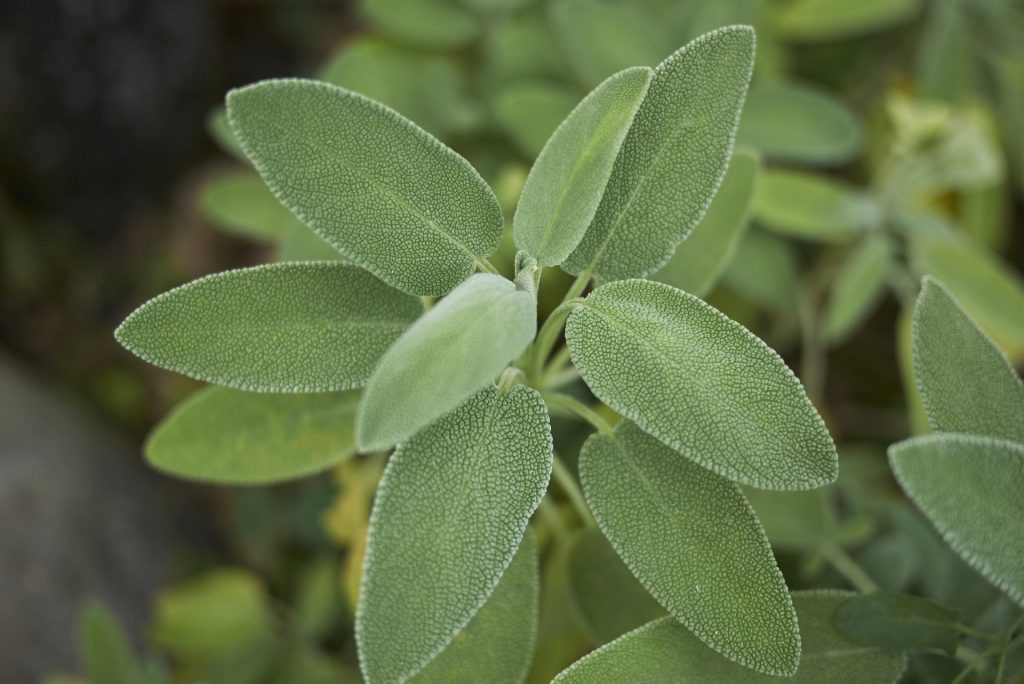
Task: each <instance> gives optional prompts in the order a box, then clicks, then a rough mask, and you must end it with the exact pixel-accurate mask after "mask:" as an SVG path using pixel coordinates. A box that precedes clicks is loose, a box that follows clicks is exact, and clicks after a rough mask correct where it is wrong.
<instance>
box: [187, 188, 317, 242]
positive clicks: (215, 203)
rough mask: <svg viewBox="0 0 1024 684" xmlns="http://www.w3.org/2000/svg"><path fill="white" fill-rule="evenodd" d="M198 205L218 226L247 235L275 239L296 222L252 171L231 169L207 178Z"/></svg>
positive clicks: (284, 233)
mask: <svg viewBox="0 0 1024 684" xmlns="http://www.w3.org/2000/svg"><path fill="white" fill-rule="evenodd" d="M200 206H201V207H202V211H203V214H204V215H205V216H206V217H207V218H208V219H210V220H211V221H213V222H214V223H215V224H216V225H217V227H219V228H221V229H223V230H224V231H226V232H228V233H234V234H236V235H242V236H245V237H250V238H257V239H261V240H278V239H280V238H282V237H283V236H284V235H286V234H287V233H288V232H289V231H291V230H293V229H294V228H295V226H296V224H298V220H297V219H296V218H295V217H294V216H292V215H291V212H289V211H288V210H287V209H286V208H285V207H284V206H283V205H282V204H281V203H280V202H278V201H277V198H276V197H274V194H273V193H272V192H270V190H268V189H267V186H266V185H264V183H263V181H261V180H260V177H259V176H257V175H256V174H255V173H253V172H252V171H231V172H228V173H225V174H223V175H221V176H218V177H217V178H214V179H213V180H211V181H210V182H208V183H207V184H206V186H205V187H204V188H203V194H202V198H201V199H200Z"/></svg>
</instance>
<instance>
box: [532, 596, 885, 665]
mask: <svg viewBox="0 0 1024 684" xmlns="http://www.w3.org/2000/svg"><path fill="white" fill-rule="evenodd" d="M850 596H852V594H848V593H845V592H838V591H836V592H831V591H804V592H796V593H794V594H793V605H794V606H795V607H796V612H797V616H798V617H799V619H800V636H801V641H802V642H803V653H802V656H801V659H800V668H799V669H798V670H797V672H796V674H795V675H794V676H793V677H792V678H790V679H786V680H780V679H778V678H777V677H772V676H769V675H763V674H760V673H758V672H753V671H751V670H748V669H746V668H744V667H741V666H740V665H737V664H735V663H732V662H730V661H728V660H726V659H725V658H723V657H722V656H720V655H718V654H717V653H715V652H714V651H712V650H711V649H710V648H708V647H707V646H705V645H704V644H702V643H701V642H700V641H699V640H697V639H696V638H695V637H694V636H693V635H692V634H690V633H689V632H687V631H686V629H685V628H684V627H683V626H682V625H680V624H679V623H677V622H676V621H674V620H673V619H672V618H670V617H666V618H662V619H660V620H655V621H654V622H650V623H648V624H647V625H645V626H643V627H641V628H640V629H637V630H635V631H633V632H630V633H629V634H626V635H625V636H623V637H621V638H619V639H617V640H615V641H613V642H612V643H610V644H608V645H607V646H604V647H602V648H600V649H598V650H596V651H594V652H593V653H591V654H590V655H587V656H585V657H584V658H582V659H581V660H579V661H578V662H576V663H575V664H573V665H572V666H571V667H570V668H568V669H567V670H565V671H564V672H562V673H561V674H560V675H558V677H557V678H555V681H554V682H553V683H552V684H622V682H638V683H639V682H644V683H645V684H646V682H700V683H701V684H773V683H774V684H777V683H778V682H780V681H787V682H792V683H793V684H822V683H823V682H828V683H829V684H895V683H896V682H897V681H898V680H899V678H900V676H901V675H902V674H903V669H904V667H905V661H904V657H903V656H902V655H899V654H895V653H891V652H886V651H883V650H882V649H878V648H871V647H865V646H863V645H862V644H858V643H855V642H852V641H850V640H849V639H847V638H845V637H843V636H842V635H840V634H839V633H838V632H837V631H836V630H835V628H833V627H832V624H831V618H832V613H833V612H834V611H835V609H836V608H837V607H838V606H839V604H840V603H842V602H843V601H844V600H845V599H846V598H848V597H850Z"/></svg>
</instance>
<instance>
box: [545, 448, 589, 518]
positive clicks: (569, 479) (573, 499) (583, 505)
mask: <svg viewBox="0 0 1024 684" xmlns="http://www.w3.org/2000/svg"><path fill="white" fill-rule="evenodd" d="M551 477H552V479H554V481H555V482H557V483H558V486H559V487H560V488H561V490H562V492H563V493H564V494H565V496H566V498H568V499H569V503H571V504H572V507H573V510H575V511H576V514H577V515H578V516H579V517H580V520H582V521H583V524H585V525H586V526H587V527H594V526H595V525H597V522H596V521H595V520H594V516H593V514H592V513H591V512H590V507H589V506H587V500H586V499H585V498H584V497H583V492H581V491H580V488H579V485H578V484H576V478H574V477H573V476H572V473H570V472H569V469H568V468H567V467H565V463H563V462H562V459H560V458H559V457H558V455H557V454H556V455H555V457H554V460H553V462H552V466H551Z"/></svg>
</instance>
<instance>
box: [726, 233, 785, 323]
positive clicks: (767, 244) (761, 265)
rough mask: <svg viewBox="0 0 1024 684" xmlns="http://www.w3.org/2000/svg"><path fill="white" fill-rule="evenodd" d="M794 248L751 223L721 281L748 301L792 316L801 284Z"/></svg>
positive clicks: (780, 238)
mask: <svg viewBox="0 0 1024 684" xmlns="http://www.w3.org/2000/svg"><path fill="white" fill-rule="evenodd" d="M794 252H795V250H794V246H793V245H792V244H790V243H789V242H788V241H786V240H785V239H783V238H782V237H780V236H778V235H775V234H774V233H771V232H769V231H766V230H761V229H759V228H758V227H757V226H751V227H750V228H749V229H748V230H747V231H746V232H745V233H744V234H743V238H742V239H741V240H740V241H739V245H737V247H736V253H735V254H734V255H733V257H732V261H730V262H729V265H728V266H726V268H725V271H724V272H723V273H722V284H723V285H725V286H726V287H727V288H728V289H729V290H731V291H732V292H735V293H736V294H738V295H739V296H741V297H743V298H744V299H746V300H747V301H749V302H752V303H754V304H756V305H758V306H763V307H765V308H768V309H770V310H773V311H774V312H776V313H780V314H784V315H786V316H788V317H792V316H793V311H794V309H795V308H796V304H797V297H798V296H799V291H800V284H801V283H800V278H801V276H800V265H799V263H798V262H797V255H796V254H795V253H794Z"/></svg>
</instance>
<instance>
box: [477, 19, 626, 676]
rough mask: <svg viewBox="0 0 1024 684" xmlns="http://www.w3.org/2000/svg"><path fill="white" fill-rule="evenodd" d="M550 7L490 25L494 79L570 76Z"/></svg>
mask: <svg viewBox="0 0 1024 684" xmlns="http://www.w3.org/2000/svg"><path fill="white" fill-rule="evenodd" d="M546 10H547V7H546V6H544V5H541V6H539V7H538V6H534V7H532V8H527V9H525V10H523V11H520V12H515V13H514V14H509V15H507V16H505V17H502V21H499V22H495V23H494V24H493V25H491V26H489V27H488V35H487V40H486V41H484V43H483V46H482V47H483V53H484V58H485V59H484V68H485V70H486V71H485V73H486V75H487V78H488V79H489V80H490V81H491V82H494V83H499V82H507V81H512V80H515V79H529V78H537V77H541V78H544V77H550V78H555V79H560V78H564V77H565V76H566V75H567V74H566V72H567V70H568V67H567V65H566V63H565V56H564V55H563V54H562V46H561V45H559V43H558V41H557V40H556V39H555V33H554V27H552V25H551V21H549V19H548V12H547V11H546ZM629 66H635V65H633V64H630V65H629ZM545 684H546V683H545Z"/></svg>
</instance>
